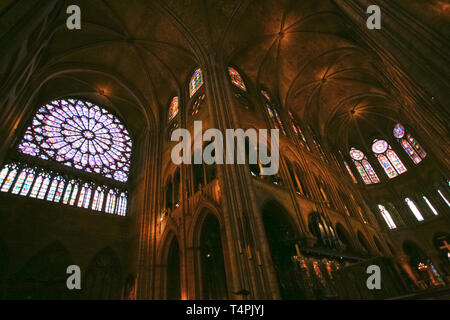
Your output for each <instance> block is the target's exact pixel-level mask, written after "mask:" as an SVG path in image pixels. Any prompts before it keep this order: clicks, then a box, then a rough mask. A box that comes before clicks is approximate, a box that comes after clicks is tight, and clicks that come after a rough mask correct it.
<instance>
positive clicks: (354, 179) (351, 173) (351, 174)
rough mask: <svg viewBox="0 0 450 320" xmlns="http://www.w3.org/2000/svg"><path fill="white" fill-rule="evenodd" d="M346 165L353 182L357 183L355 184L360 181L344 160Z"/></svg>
mask: <svg viewBox="0 0 450 320" xmlns="http://www.w3.org/2000/svg"><path fill="white" fill-rule="evenodd" d="M344 166H345V169H347V172H348V174H349V175H350V177H351V178H352V180H353V183H355V184H356V183H358V181H357V180H356V178H355V176H354V175H353V172H352V170H351V169H350V167H349V165H348V163H347V162H346V161H344Z"/></svg>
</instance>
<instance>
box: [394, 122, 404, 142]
mask: <svg viewBox="0 0 450 320" xmlns="http://www.w3.org/2000/svg"><path fill="white" fill-rule="evenodd" d="M393 133H394V137H396V138H397V139H401V138H403V136H404V135H405V128H404V127H403V126H402V125H401V124H400V123H399V124H397V125H396V126H395V128H394V132H393Z"/></svg>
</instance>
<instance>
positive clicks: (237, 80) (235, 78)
mask: <svg viewBox="0 0 450 320" xmlns="http://www.w3.org/2000/svg"><path fill="white" fill-rule="evenodd" d="M228 73H229V74H230V78H231V82H232V83H233V84H234V85H235V86H236V87H238V88H239V89H241V90H243V91H247V88H246V87H245V83H244V80H242V77H241V75H240V74H239V72H237V70H236V69H234V68H232V67H228Z"/></svg>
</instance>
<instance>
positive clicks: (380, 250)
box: [373, 236, 384, 255]
mask: <svg viewBox="0 0 450 320" xmlns="http://www.w3.org/2000/svg"><path fill="white" fill-rule="evenodd" d="M373 242H375V246H376V247H377V250H378V252H379V253H380V254H381V255H384V248H383V246H382V245H381V243H380V240H378V238H377V237H376V236H373Z"/></svg>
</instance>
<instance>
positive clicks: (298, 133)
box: [289, 111, 310, 151]
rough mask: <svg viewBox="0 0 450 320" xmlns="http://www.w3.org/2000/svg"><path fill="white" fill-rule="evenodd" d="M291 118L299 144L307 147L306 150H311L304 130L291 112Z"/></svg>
mask: <svg viewBox="0 0 450 320" xmlns="http://www.w3.org/2000/svg"><path fill="white" fill-rule="evenodd" d="M289 118H290V119H291V127H292V130H293V131H294V133H295V135H296V136H297V138H298V140H299V143H300V145H301V146H302V147H306V149H308V151H309V150H310V149H309V146H308V143H307V142H306V138H305V135H304V134H303V131H302V128H301V127H300V125H299V124H298V121H297V120H296V119H295V117H294V115H293V114H292V112H290V111H289Z"/></svg>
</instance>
